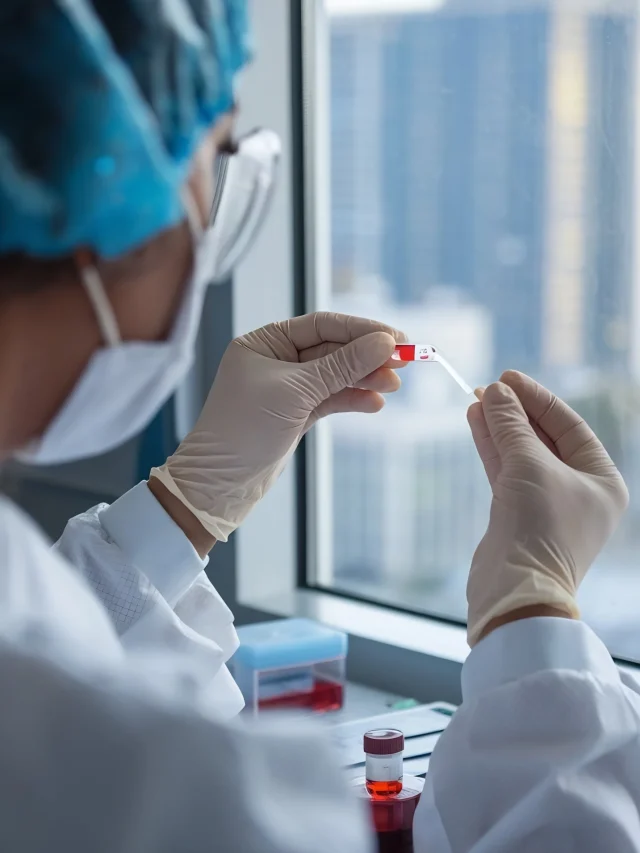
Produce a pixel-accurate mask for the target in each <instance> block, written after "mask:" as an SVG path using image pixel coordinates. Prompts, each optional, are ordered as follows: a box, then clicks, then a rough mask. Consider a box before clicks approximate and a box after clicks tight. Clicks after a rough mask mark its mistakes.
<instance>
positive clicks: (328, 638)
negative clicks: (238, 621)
mask: <svg viewBox="0 0 640 853" xmlns="http://www.w3.org/2000/svg"><path fill="white" fill-rule="evenodd" d="M238 636H239V637H240V648H239V649H238V651H237V652H236V654H235V660H236V661H238V662H241V663H242V664H243V665H244V666H246V667H248V668H250V669H276V668H278V667H286V666H298V665H304V664H312V663H314V662H315V661H326V660H334V659H335V658H340V657H346V654H347V646H348V640H347V635H346V634H345V633H343V632H342V631H336V630H335V629H334V628H327V627H326V626H325V625H320V624H318V623H317V622H314V621H313V620H312V619H278V620H276V621H274V622H259V623H257V624H255V625H244V626H243V627H241V628H238Z"/></svg>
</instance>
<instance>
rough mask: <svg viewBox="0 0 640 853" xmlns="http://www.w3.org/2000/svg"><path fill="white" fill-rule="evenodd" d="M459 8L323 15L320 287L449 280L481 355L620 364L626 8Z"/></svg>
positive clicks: (422, 289)
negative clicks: (326, 194) (328, 154)
mask: <svg viewBox="0 0 640 853" xmlns="http://www.w3.org/2000/svg"><path fill="white" fill-rule="evenodd" d="M462 5H463V8H460V4H455V3H453V4H450V5H449V6H446V5H445V6H444V7H443V8H442V9H441V10H440V11H437V12H431V13H422V14H403V15H393V14H386V15H368V16H362V15H361V16H355V17H351V18H349V17H347V18H336V19H335V20H334V21H333V23H332V40H331V44H332V47H331V50H332V62H331V68H332V99H331V103H332V139H333V146H332V147H333V151H332V159H333V180H332V184H333V187H332V191H333V253H334V256H333V268H334V288H335V290H336V291H345V290H349V289H350V288H351V287H352V286H353V283H354V281H356V280H358V279H361V278H362V277H366V276H371V275H377V276H380V277H382V278H383V279H384V280H385V281H386V282H387V283H388V285H389V288H390V292H391V294H392V297H393V299H394V300H395V301H397V302H400V303H407V304H415V303H417V302H421V301H422V300H423V299H424V297H425V295H426V294H427V293H428V292H429V291H430V290H432V289H433V288H436V287H438V288H442V287H449V288H454V289H456V290H457V291H458V292H460V293H461V294H463V295H466V296H467V297H468V298H470V299H472V300H474V301H476V302H478V303H479V304H480V305H482V306H484V307H486V308H487V309H489V311H490V312H491V314H492V316H493V318H494V326H493V328H494V341H493V351H494V358H495V367H496V368H498V369H499V368H502V367H505V366H517V367H519V368H522V369H525V370H531V371H533V372H540V370H544V369H545V368H548V369H555V368H556V367H567V368H577V367H585V366H589V365H590V364H595V363H598V364H600V365H602V364H604V365H606V366H607V367H608V368H610V369H611V370H613V371H622V372H624V371H627V370H628V369H629V358H630V355H629V353H630V339H631V337H632V335H633V334H635V317H636V315H637V310H636V305H635V300H636V295H635V291H634V286H633V281H634V274H633V270H632V262H633V258H632V242H633V239H634V231H635V223H636V213H635V198H634V190H633V176H634V149H635V145H636V130H635V122H636V107H635V99H636V90H635V84H634V85H630V73H631V72H630V69H633V68H634V66H635V50H636V21H635V17H636V16H635V13H631V12H628V11H627V12H621V11H618V12H616V13H610V14H607V13H605V12H604V11H602V10H599V9H598V4H597V3H593V2H591V3H590V4H586V5H585V7H584V9H581V8H580V6H579V4H576V3H571V4H567V3H564V4H563V3H529V4H524V6H525V8H522V7H523V4H522V3H520V2H518V3H516V2H514V3H513V11H509V4H505V3H503V2H501V3H500V4H496V7H498V6H499V10H500V11H499V12H497V11H496V12H495V13H492V12H491V11H490V9H491V6H492V4H490V3H487V2H484V3H479V4H477V5H474V4H471V3H468V4H462ZM602 6H603V8H604V7H607V8H612V5H611V4H602ZM517 7H520V8H519V10H518V9H517ZM456 9H457V10H458V11H455V10H456ZM567 9H569V10H568V11H567ZM631 76H633V74H632V73H631Z"/></svg>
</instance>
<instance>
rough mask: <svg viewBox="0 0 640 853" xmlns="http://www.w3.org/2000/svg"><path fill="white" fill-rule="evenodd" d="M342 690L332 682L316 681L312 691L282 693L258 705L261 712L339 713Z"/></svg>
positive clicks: (342, 696) (340, 685) (340, 686)
mask: <svg viewBox="0 0 640 853" xmlns="http://www.w3.org/2000/svg"><path fill="white" fill-rule="evenodd" d="M343 698H344V688H343V686H342V684H336V683H335V682H333V681H320V680H316V681H314V684H313V689H311V690H303V691H300V692H297V693H284V694H283V695H282V696H276V697H274V698H273V699H263V700H261V701H260V702H259V703H258V707H259V708H260V710H261V711H267V710H275V709H279V708H306V709H308V710H310V711H317V712H324V711H339V710H340V708H342V703H343Z"/></svg>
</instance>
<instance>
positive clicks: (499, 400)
mask: <svg viewBox="0 0 640 853" xmlns="http://www.w3.org/2000/svg"><path fill="white" fill-rule="evenodd" d="M482 409H483V412H484V417H485V420H486V422H487V427H488V429H489V434H490V436H491V438H492V440H493V443H494V445H495V448H496V450H497V452H498V455H499V457H500V459H501V460H505V459H506V458H508V457H509V456H510V455H512V454H519V453H522V452H527V453H531V452H532V451H533V453H538V452H539V450H540V449H541V448H540V441H539V439H538V436H537V435H536V434H535V432H534V430H533V427H532V426H531V424H530V422H529V418H528V416H527V413H526V412H525V410H524V408H523V406H522V403H521V402H520V400H519V399H518V396H517V394H516V393H515V391H514V390H513V389H512V388H510V387H509V386H508V385H505V384H504V383H503V382H495V383H494V384H493V385H489V387H488V388H487V389H486V390H485V392H484V397H483V399H482Z"/></svg>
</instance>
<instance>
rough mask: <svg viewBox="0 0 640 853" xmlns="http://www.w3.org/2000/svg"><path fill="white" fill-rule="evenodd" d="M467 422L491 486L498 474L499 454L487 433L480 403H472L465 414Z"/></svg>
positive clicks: (489, 434)
mask: <svg viewBox="0 0 640 853" xmlns="http://www.w3.org/2000/svg"><path fill="white" fill-rule="evenodd" d="M467 421H468V422H469V426H470V427H471V435H472V436H473V441H474V443H475V446H476V450H477V451H478V456H479V457H480V459H481V460H482V464H483V465H484V470H485V472H486V475H487V479H488V480H489V483H490V484H491V485H492V486H493V484H494V483H495V481H496V480H497V478H498V474H499V473H500V467H501V463H500V454H499V453H498V451H497V449H496V446H495V444H494V443H493V438H492V437H491V433H490V432H489V427H488V425H487V420H486V418H485V416H484V411H483V409H482V405H481V404H480V403H474V404H473V406H470V408H469V411H468V412H467Z"/></svg>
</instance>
